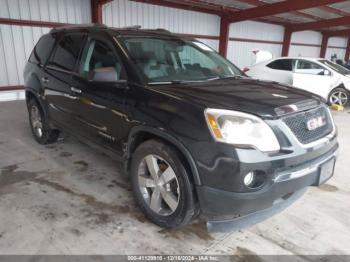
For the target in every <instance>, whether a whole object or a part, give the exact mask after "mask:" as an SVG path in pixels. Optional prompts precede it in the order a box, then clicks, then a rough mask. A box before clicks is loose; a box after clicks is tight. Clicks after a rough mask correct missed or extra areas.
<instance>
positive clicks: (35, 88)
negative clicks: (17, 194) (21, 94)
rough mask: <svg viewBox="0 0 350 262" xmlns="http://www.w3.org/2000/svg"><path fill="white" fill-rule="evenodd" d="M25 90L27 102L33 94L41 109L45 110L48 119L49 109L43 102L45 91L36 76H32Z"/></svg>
mask: <svg viewBox="0 0 350 262" xmlns="http://www.w3.org/2000/svg"><path fill="white" fill-rule="evenodd" d="M24 89H25V94H26V100H27V97H28V93H30V94H32V95H33V96H34V97H35V98H36V100H37V101H38V103H39V105H40V106H41V108H42V109H43V111H44V114H45V117H48V115H47V107H46V104H45V103H44V101H43V94H44V89H43V87H42V86H41V83H40V80H39V78H38V76H37V75H36V74H31V75H30V77H29V79H28V80H27V81H26V82H25V84H24Z"/></svg>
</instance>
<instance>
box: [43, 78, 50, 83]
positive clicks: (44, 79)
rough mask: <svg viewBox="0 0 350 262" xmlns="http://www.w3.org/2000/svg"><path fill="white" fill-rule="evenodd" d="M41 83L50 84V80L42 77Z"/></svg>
mask: <svg viewBox="0 0 350 262" xmlns="http://www.w3.org/2000/svg"><path fill="white" fill-rule="evenodd" d="M41 82H43V83H45V84H46V83H48V82H50V80H49V79H48V78H47V77H42V78H41Z"/></svg>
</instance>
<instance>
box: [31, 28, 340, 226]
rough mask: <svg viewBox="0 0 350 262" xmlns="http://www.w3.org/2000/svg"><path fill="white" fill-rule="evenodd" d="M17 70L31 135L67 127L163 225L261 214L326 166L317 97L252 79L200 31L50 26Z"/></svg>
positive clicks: (331, 151) (326, 137)
mask: <svg viewBox="0 0 350 262" xmlns="http://www.w3.org/2000/svg"><path fill="white" fill-rule="evenodd" d="M24 79H25V88H26V101H27V105H28V111H29V119H30V125H31V128H32V131H33V134H34V138H35V139H36V140H37V141H38V142H39V143H40V144H47V143H52V142H55V141H56V140H57V138H58V136H59V133H60V130H64V131H67V132H68V133H71V134H73V135H75V136H77V137H78V138H79V139H83V140H84V141H86V142H93V143H94V144H95V145H96V146H98V147H99V148H101V149H102V150H104V151H106V152H113V153H114V155H115V156H118V158H120V159H121V160H122V161H124V163H125V168H126V171H127V173H128V174H130V177H131V183H132V187H133V191H134V194H135V199H136V201H137V203H138V205H139V206H140V208H141V210H142V211H143V212H144V213H145V215H146V216H147V217H148V218H149V219H150V220H151V221H153V222H154V223H156V224H157V225H159V226H162V227H179V226H182V225H185V224H188V223H189V222H190V221H191V220H192V219H194V218H195V217H198V216H199V217H201V218H204V219H205V220H206V221H210V222H212V223H215V222H218V221H220V222H222V221H232V220H233V221H235V219H241V221H242V219H243V221H244V220H249V218H254V219H255V220H256V219H257V217H259V216H260V217H261V214H263V213H264V212H265V211H266V212H268V211H273V210H279V208H280V207H283V206H284V205H286V203H290V202H292V201H294V200H295V199H296V196H299V195H301V193H303V192H304V191H305V188H306V187H308V186H318V185H320V184H322V183H324V182H325V181H326V180H328V179H329V178H330V177H331V176H332V175H333V169H334V164H335V160H336V153H337V150H338V143H337V139H336V127H335V125H334V123H333V119H332V116H331V114H330V111H329V109H328V108H327V107H326V105H325V104H324V101H322V99H321V98H319V97H318V96H315V95H313V94H311V93H307V92H305V91H301V90H298V89H294V88H293V89H291V88H289V87H288V86H284V85H280V84H277V83H275V82H263V81H258V80H253V79H249V78H247V77H246V76H245V75H244V74H243V73H242V72H241V71H240V70H239V69H238V68H237V67H235V66H234V65H233V64H232V63H230V62H229V61H228V60H226V59H224V58H223V57H221V56H220V55H218V54H217V53H216V52H215V51H213V49H211V48H210V47H208V46H206V45H205V44H203V43H201V42H199V41H197V40H195V39H191V38H186V37H180V36H178V35H175V34H172V33H170V32H168V31H166V30H162V29H157V30H141V29H138V28H123V29H116V28H108V27H106V26H102V25H100V26H97V25H92V26H91V25H90V26H88V25H86V26H75V27H74V26H71V27H64V28H57V29H53V30H51V32H50V33H48V34H46V35H44V36H43V37H42V38H41V39H40V40H39V42H38V43H37V45H36V46H35V48H34V50H33V52H32V54H31V56H30V59H29V61H28V63H27V65H26V67H25V71H24Z"/></svg>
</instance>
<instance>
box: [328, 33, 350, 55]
mask: <svg viewBox="0 0 350 262" xmlns="http://www.w3.org/2000/svg"><path fill="white" fill-rule="evenodd" d="M347 44H348V40H347V39H346V38H342V37H332V38H330V39H329V41H328V48H327V52H326V58H327V59H331V56H332V55H334V54H336V55H337V57H338V59H344V57H345V52H346V46H347Z"/></svg>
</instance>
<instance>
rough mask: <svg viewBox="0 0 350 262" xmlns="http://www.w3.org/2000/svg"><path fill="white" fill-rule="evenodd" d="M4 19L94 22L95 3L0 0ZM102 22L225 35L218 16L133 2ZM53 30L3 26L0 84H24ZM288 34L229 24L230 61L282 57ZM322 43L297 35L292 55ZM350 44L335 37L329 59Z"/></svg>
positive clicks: (123, 0)
mask: <svg viewBox="0 0 350 262" xmlns="http://www.w3.org/2000/svg"><path fill="white" fill-rule="evenodd" d="M0 17H3V18H13V19H26V20H39V21H51V22H62V23H89V22H90V21H91V12H90V0H0ZM103 22H104V23H105V24H107V25H109V26H114V27H124V26H131V25H141V26H142V27H143V28H165V29H168V30H170V31H172V32H176V33H183V34H195V35H202V36H203V35H204V36H210V37H213V36H214V37H218V35H219V31H220V18H219V16H216V15H210V14H205V13H200V12H193V11H188V10H181V9H176V8H168V7H162V6H156V5H151V4H144V3H138V2H132V1H128V0H115V1H113V2H110V3H108V4H106V5H104V7H103ZM48 31H49V28H39V27H29V26H9V25H0V86H7V85H20V84H22V83H23V80H22V71H23V66H24V64H25V62H26V60H27V59H28V57H29V55H30V52H31V50H32V48H33V46H34V44H35V43H36V42H37V40H38V39H39V37H40V36H41V35H42V34H44V33H46V32H48ZM283 34H284V28H283V27H282V26H278V25H272V24H266V23H260V22H253V21H245V22H239V23H234V24H232V25H231V26H230V39H231V40H230V42H229V46H228V58H229V59H230V60H231V61H233V62H234V63H235V64H236V65H238V66H239V67H240V68H244V67H246V66H249V65H251V64H252V63H253V61H254V58H255V57H254V54H253V53H252V51H254V50H268V51H270V52H271V53H272V54H273V56H274V57H278V56H280V55H281V49H282V41H283ZM199 40H201V41H202V42H204V43H206V44H207V45H209V46H211V47H213V48H214V49H215V50H218V45H219V41H218V40H215V39H214V40H213V39H206V38H205V37H204V38H203V37H202V38H199ZM259 41H260V42H259ZM321 41H322V36H321V34H320V33H318V32H313V31H304V32H297V33H293V35H292V45H291V47H290V51H289V55H290V56H309V57H318V56H319V53H320V45H321ZM300 44H306V45H311V46H305V45H300ZM346 44H347V43H346V39H344V38H331V39H330V40H329V46H330V48H328V49H327V53H326V57H327V58H330V56H331V55H332V54H337V55H338V57H339V58H341V59H343V58H344V55H345V47H346ZM339 47H340V48H339ZM341 47H344V48H341Z"/></svg>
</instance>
